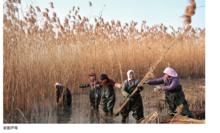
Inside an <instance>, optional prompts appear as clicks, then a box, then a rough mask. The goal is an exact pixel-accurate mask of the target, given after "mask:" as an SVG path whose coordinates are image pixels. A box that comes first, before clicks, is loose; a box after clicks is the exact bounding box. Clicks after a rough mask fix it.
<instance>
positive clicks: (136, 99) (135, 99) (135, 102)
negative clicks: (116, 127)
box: [121, 70, 144, 123]
mask: <svg viewBox="0 0 220 133" xmlns="http://www.w3.org/2000/svg"><path fill="white" fill-rule="evenodd" d="M127 77H128V79H127V80H125V81H124V83H123V85H122V89H121V92H122V95H123V96H124V98H125V99H126V98H127V97H128V96H129V95H130V94H131V93H132V92H133V90H134V89H135V88H136V87H137V86H138V84H139V80H137V79H135V74H134V71H133V70H129V71H128V72H127ZM138 89H139V90H138V92H137V93H136V94H134V95H133V96H132V97H131V98H130V101H129V102H128V104H127V105H126V106H125V108H124V109H123V110H122V112H121V115H122V123H127V121H128V116H129V113H130V112H131V111H132V116H133V117H134V118H135V119H136V122H137V123H138V122H139V121H140V120H141V119H143V118H144V108H143V102H142V97H141V94H140V91H142V90H143V87H142V86H138Z"/></svg>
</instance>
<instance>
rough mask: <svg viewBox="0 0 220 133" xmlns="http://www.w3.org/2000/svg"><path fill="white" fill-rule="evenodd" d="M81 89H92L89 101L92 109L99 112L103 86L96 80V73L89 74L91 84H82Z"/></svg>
mask: <svg viewBox="0 0 220 133" xmlns="http://www.w3.org/2000/svg"><path fill="white" fill-rule="evenodd" d="M79 87H80V88H90V92H89V99H90V106H91V108H92V109H95V110H98V109H99V104H100V101H101V86H100V82H99V81H98V80H97V79H96V74H95V73H93V72H92V73H90V74H89V83H85V84H80V85H79Z"/></svg>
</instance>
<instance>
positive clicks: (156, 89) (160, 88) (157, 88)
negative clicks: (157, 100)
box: [154, 86, 163, 92]
mask: <svg viewBox="0 0 220 133" xmlns="http://www.w3.org/2000/svg"><path fill="white" fill-rule="evenodd" d="M162 90H163V89H162V87H161V86H156V87H155V88H154V92H158V91H162Z"/></svg>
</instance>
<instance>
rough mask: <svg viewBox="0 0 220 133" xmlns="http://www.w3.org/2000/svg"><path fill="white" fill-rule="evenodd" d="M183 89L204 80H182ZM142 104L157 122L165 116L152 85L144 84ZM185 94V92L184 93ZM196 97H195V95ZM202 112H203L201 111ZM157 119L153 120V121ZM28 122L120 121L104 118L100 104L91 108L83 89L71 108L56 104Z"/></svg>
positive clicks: (118, 96)
mask: <svg viewBox="0 0 220 133" xmlns="http://www.w3.org/2000/svg"><path fill="white" fill-rule="evenodd" d="M182 85H183V86H184V90H186V89H187V88H190V87H191V88H196V87H198V86H201V85H204V80H195V81H192V80H190V81H188V80H184V81H183V82H182ZM115 92H116V104H115V108H114V110H116V109H117V108H118V107H119V104H120V102H122V95H121V93H120V90H119V89H118V90H117V89H116V90H115ZM141 95H142V98H143V104H144V115H145V116H147V115H148V114H149V113H151V112H153V111H156V112H158V113H159V122H161V121H162V120H163V119H164V118H166V117H167V105H166V104H165V100H164V93H163V92H162V93H155V92H153V89H152V87H150V86H145V89H144V90H143V91H142V92H141ZM186 95H187V94H186ZM195 99H196V97H195ZM203 113H204V112H203ZM128 122H129V123H136V121H135V119H134V118H133V117H132V112H130V115H129V120H128ZM156 122H158V121H155V123H156ZM29 123H121V116H120V115H119V116H118V117H114V118H106V117H104V115H103V112H102V108H101V105H100V107H99V111H95V110H92V109H91V108H90V103H89V91H88V90H83V91H81V92H80V94H73V99H72V107H71V108H60V107H59V108H58V107H56V106H54V107H50V108H47V109H44V111H43V112H41V113H38V114H35V113H33V114H32V115H31V119H30V120H29Z"/></svg>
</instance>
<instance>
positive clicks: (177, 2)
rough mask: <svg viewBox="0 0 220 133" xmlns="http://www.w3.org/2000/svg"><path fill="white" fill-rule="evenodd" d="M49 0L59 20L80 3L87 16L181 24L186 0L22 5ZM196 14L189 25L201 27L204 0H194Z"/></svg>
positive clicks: (62, 0) (97, 0)
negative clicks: (90, 4)
mask: <svg viewBox="0 0 220 133" xmlns="http://www.w3.org/2000/svg"><path fill="white" fill-rule="evenodd" d="M50 1H53V3H54V7H55V11H56V13H57V14H58V16H59V18H60V19H61V20H63V19H64V18H65V16H66V15H67V14H68V12H69V10H71V9H72V7H73V6H79V7H80V14H81V15H83V16H87V17H88V18H94V17H95V16H100V14H101V12H102V17H103V18H104V19H105V20H112V19H114V20H120V21H121V22H122V23H125V22H131V21H132V20H134V21H135V22H138V23H141V22H142V20H146V21H147V23H148V25H154V24H161V23H163V24H165V25H167V26H169V25H172V26H174V27H182V19H181V17H180V16H181V15H183V13H184V10H185V7H186V5H187V4H188V0H90V1H91V2H92V4H93V6H92V7H90V6H89V0H22V6H23V8H26V7H27V5H29V4H32V5H38V6H40V7H41V8H42V9H44V8H46V7H47V8H48V7H49V2H50ZM196 4H197V9H196V14H195V15H194V16H193V17H192V26H194V27H200V28H204V27H205V0H196Z"/></svg>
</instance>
